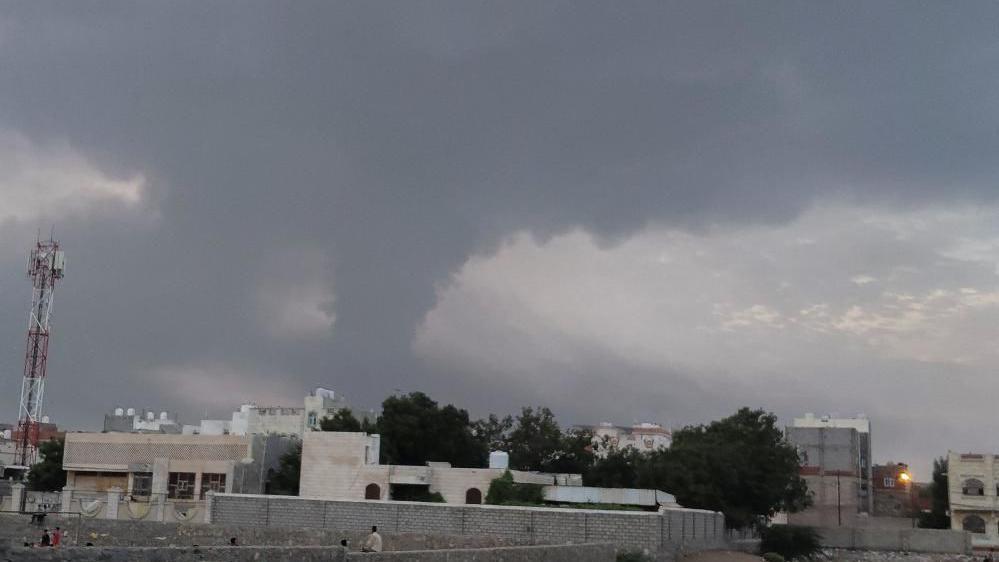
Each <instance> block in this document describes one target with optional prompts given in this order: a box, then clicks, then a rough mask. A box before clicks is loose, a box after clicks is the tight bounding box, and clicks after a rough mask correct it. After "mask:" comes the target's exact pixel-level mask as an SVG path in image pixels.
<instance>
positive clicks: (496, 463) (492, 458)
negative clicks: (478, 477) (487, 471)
mask: <svg viewBox="0 0 999 562" xmlns="http://www.w3.org/2000/svg"><path fill="white" fill-rule="evenodd" d="M489 468H501V469H503V470H506V469H508V468H510V454H509V453H507V452H506V451H492V452H490V453H489Z"/></svg>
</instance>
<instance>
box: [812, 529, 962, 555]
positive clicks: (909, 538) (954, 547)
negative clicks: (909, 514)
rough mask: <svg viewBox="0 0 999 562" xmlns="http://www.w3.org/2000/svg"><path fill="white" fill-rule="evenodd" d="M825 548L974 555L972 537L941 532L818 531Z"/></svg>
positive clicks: (909, 530) (914, 530)
mask: <svg viewBox="0 0 999 562" xmlns="http://www.w3.org/2000/svg"><path fill="white" fill-rule="evenodd" d="M818 531H819V534H820V535H821V536H822V546H823V547H827V548H846V549H856V550H884V551H902V552H931V553H954V554H971V535H970V533H967V532H965V531H947V530H937V529H886V528H881V529H860V528H850V527H832V528H825V529H818Z"/></svg>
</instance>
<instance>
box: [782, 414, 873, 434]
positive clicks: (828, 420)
mask: <svg viewBox="0 0 999 562" xmlns="http://www.w3.org/2000/svg"><path fill="white" fill-rule="evenodd" d="M791 427H837V428H850V429H856V430H857V433H868V434H869V433H870V432H871V420H869V419H867V416H865V415H864V414H857V417H855V418H835V417H830V416H820V417H815V414H812V413H807V414H805V417H803V418H794V420H793V421H792V422H791Z"/></svg>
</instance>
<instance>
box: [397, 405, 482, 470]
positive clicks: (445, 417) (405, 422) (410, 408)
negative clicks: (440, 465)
mask: <svg viewBox="0 0 999 562" xmlns="http://www.w3.org/2000/svg"><path fill="white" fill-rule="evenodd" d="M378 431H379V432H380V433H381V437H382V461H383V462H386V463H390V464H403V465H423V464H426V463H427V461H438V462H449V463H451V464H452V465H453V466H457V467H468V468H477V467H481V466H483V464H484V463H485V461H486V453H487V451H486V448H485V447H484V445H483V443H482V441H480V440H479V439H476V437H475V435H474V434H473V433H472V424H471V421H470V420H469V418H468V412H466V411H465V410H460V409H458V408H456V407H454V406H453V405H451V404H448V405H447V406H444V407H443V408H441V407H440V406H438V405H437V402H435V401H433V400H431V399H430V397H429V396H427V395H426V394H424V393H422V392H413V393H410V394H408V395H405V396H390V397H388V398H386V399H385V401H384V402H382V415H381V416H380V417H379V418H378Z"/></svg>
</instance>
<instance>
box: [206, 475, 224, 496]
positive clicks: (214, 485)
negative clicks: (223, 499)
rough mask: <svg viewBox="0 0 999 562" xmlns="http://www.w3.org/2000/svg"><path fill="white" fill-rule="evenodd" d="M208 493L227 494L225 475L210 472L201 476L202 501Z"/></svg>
mask: <svg viewBox="0 0 999 562" xmlns="http://www.w3.org/2000/svg"><path fill="white" fill-rule="evenodd" d="M208 492H216V493H218V492H225V474H214V473H210V472H208V473H205V474H202V475H201V499H204V498H205V494H206V493H208Z"/></svg>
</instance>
